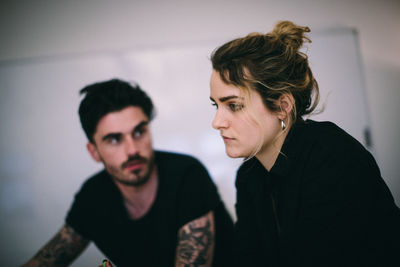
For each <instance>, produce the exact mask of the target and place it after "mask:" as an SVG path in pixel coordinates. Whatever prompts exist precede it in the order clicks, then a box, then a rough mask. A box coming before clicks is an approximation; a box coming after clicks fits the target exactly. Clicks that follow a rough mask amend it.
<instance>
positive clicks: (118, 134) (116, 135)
mask: <svg viewBox="0 0 400 267" xmlns="http://www.w3.org/2000/svg"><path fill="white" fill-rule="evenodd" d="M148 124H149V121H141V122H140V123H139V124H137V125H136V126H135V127H134V128H133V131H132V132H134V131H137V130H138V129H140V128H142V127H144V126H146V125H148ZM121 135H122V133H109V134H106V135H105V136H103V138H102V139H101V140H102V141H105V140H107V139H110V138H120V137H121Z"/></svg>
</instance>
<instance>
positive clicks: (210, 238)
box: [175, 211, 215, 267]
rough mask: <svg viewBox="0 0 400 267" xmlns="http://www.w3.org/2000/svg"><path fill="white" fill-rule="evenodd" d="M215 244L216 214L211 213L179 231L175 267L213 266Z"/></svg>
mask: <svg viewBox="0 0 400 267" xmlns="http://www.w3.org/2000/svg"><path fill="white" fill-rule="evenodd" d="M214 243H215V226H214V213H213V212H212V211H210V212H209V213H207V214H206V215H204V216H202V217H200V218H198V219H196V220H193V221H191V222H189V223H187V224H185V225H184V226H182V228H181V229H180V230H179V232H178V246H177V249H176V261H175V266H176V267H178V266H179V267H181V266H184V267H198V266H202V267H203V266H206V267H209V266H211V264H212V258H213V255H214Z"/></svg>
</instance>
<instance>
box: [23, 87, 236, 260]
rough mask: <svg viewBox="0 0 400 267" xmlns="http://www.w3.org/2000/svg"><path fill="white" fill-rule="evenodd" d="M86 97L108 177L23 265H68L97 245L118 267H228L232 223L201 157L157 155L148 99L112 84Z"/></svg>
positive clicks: (92, 147)
mask: <svg viewBox="0 0 400 267" xmlns="http://www.w3.org/2000/svg"><path fill="white" fill-rule="evenodd" d="M81 94H85V97H84V99H83V100H82V102H81V104H80V107H79V116H80V120H81V124H82V128H83V129H84V131H85V133H86V135H87V138H88V140H89V142H88V144H87V149H88V151H89V153H90V155H91V156H92V158H93V159H94V160H95V161H97V162H102V163H103V165H104V170H103V171H101V172H99V173H97V174H95V175H94V176H92V177H91V178H89V179H88V180H87V181H86V182H85V183H84V184H83V186H82V188H81V189H80V191H79V192H78V193H77V194H76V195H75V200H74V202H73V204H72V206H71V208H70V210H69V212H68V214H67V217H66V223H65V225H64V226H63V227H62V228H61V230H60V231H59V232H58V233H57V234H56V235H55V236H54V237H53V238H52V239H51V240H50V241H49V242H48V243H47V244H46V245H45V246H44V247H43V248H42V249H41V250H40V251H39V252H38V253H37V254H36V255H35V256H34V257H33V258H32V259H31V260H30V261H29V262H27V263H26V265H24V266H67V265H69V264H70V263H71V262H72V261H73V260H74V259H76V258H77V257H78V255H79V254H80V253H81V252H82V251H83V250H84V249H85V248H86V247H87V246H88V244H89V242H90V241H93V242H94V243H95V244H96V246H97V247H98V248H99V249H100V250H101V251H102V252H103V253H104V255H105V256H106V257H107V258H108V259H110V260H111V261H112V262H113V263H114V264H115V265H117V266H119V267H121V266H229V265H230V263H229V262H228V261H229V257H230V255H229V254H230V249H229V248H230V244H231V238H232V232H233V222H232V220H231V218H230V216H229V214H228V213H227V211H226V209H225V207H224V204H223V203H222V201H221V199H220V198H219V195H218V192H217V189H216V186H215V185H214V183H213V182H212V180H211V179H210V177H209V175H208V173H207V170H206V169H205V168H204V167H203V165H201V163H200V162H199V161H198V160H196V159H195V158H193V157H191V156H188V155H182V154H176V153H169V152H161V151H154V150H153V147H152V140H151V134H150V129H149V124H150V121H151V119H152V118H153V104H152V101H151V99H150V98H149V97H148V96H147V95H146V93H145V92H143V91H142V90H141V89H140V88H139V86H135V87H133V86H131V85H130V84H128V83H127V82H124V81H121V80H117V79H113V80H110V81H105V82H100V83H95V84H92V85H89V86H87V87H85V88H83V89H82V90H81ZM94 266H95V263H94Z"/></svg>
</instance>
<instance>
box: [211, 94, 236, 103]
mask: <svg viewBox="0 0 400 267" xmlns="http://www.w3.org/2000/svg"><path fill="white" fill-rule="evenodd" d="M236 98H242V97H239V96H237V95H228V96H224V97H220V98H219V101H220V102H225V101H228V100H231V99H236ZM210 100H211V101H213V102H215V100H214V99H213V98H212V97H210Z"/></svg>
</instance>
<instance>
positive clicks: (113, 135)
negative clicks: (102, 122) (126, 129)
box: [101, 133, 121, 141]
mask: <svg viewBox="0 0 400 267" xmlns="http://www.w3.org/2000/svg"><path fill="white" fill-rule="evenodd" d="M119 137H121V133H109V134H106V135H105V136H103V138H101V140H102V141H105V140H108V139H111V138H119Z"/></svg>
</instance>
